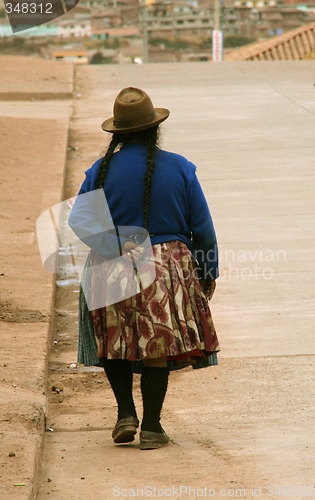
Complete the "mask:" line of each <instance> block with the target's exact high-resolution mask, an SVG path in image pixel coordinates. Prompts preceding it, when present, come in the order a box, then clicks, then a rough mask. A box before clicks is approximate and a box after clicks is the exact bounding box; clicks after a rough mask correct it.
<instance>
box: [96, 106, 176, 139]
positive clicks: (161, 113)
mask: <svg viewBox="0 0 315 500" xmlns="http://www.w3.org/2000/svg"><path fill="white" fill-rule="evenodd" d="M154 109H155V113H156V116H155V119H154V120H153V121H151V122H148V123H144V124H142V125H137V126H136V127H124V128H123V127H116V126H115V125H114V117H112V118H108V120H105V121H104V122H103V123H102V129H103V130H105V132H111V133H113V134H123V133H124V132H125V133H130V132H140V131H141V130H146V129H147V128H152V127H154V126H155V125H158V124H159V123H162V122H163V121H164V120H166V118H168V117H169V114H170V112H169V110H168V109H165V108H154Z"/></svg>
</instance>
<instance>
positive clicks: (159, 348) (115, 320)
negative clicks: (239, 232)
mask: <svg viewBox="0 0 315 500" xmlns="http://www.w3.org/2000/svg"><path fill="white" fill-rule="evenodd" d="M152 249H153V251H152V258H151V262H150V263H147V265H151V269H152V263H153V265H154V267H155V279H154V280H153V282H152V283H151V284H150V285H149V286H147V287H145V288H144V287H141V286H140V291H139V292H138V293H136V294H134V295H133V296H129V297H128V298H126V299H124V300H121V301H119V302H117V303H114V304H111V305H107V306H105V307H100V308H97V309H94V310H91V311H90V313H89V314H90V322H91V325H92V328H93V331H94V335H95V340H96V346H97V357H98V359H99V361H100V365H102V359H104V358H107V359H128V360H131V361H133V362H141V361H142V360H144V359H148V358H160V357H166V359H167V361H168V362H169V364H170V363H171V366H170V367H171V369H177V368H181V367H183V366H188V365H192V366H193V368H200V367H204V366H209V365H216V364H217V358H216V353H217V352H218V351H219V350H220V348H219V343H218V339H217V335H216V332H215V328H214V324H213V321H212V317H211V313H210V309H209V305H208V302H207V300H206V298H205V296H204V294H203V292H202V289H201V286H200V284H199V281H198V276H197V272H196V269H195V262H194V259H193V257H192V254H191V252H190V250H189V249H188V247H187V246H186V245H185V244H184V243H182V242H180V241H171V242H167V243H160V244H156V245H153V246H152ZM120 260H122V259H120ZM90 261H91V265H92V266H93V265H98V264H99V262H98V255H97V254H93V252H92V253H91V257H90ZM121 265H122V266H123V264H121ZM144 265H145V264H144ZM124 272H125V270H124V269H123V267H122V268H121V269H120V270H119V269H118V270H117V265H116V266H115V267H114V266H113V269H112V270H111V268H110V266H107V268H106V276H104V275H103V276H102V280H103V283H104V286H105V287H110V286H111V285H113V286H115V283H116V285H117V282H118V281H119V283H120V284H121V286H124V285H123V283H124V282H126V283H127V281H128V280H125V281H124ZM119 274H121V276H120V275H119ZM98 276H99V275H98ZM95 279H99V278H95ZM92 280H93V277H92ZM126 286H127V285H126ZM96 288H97V289H99V287H96ZM91 289H92V290H93V283H91ZM126 296H128V294H126ZM134 371H137V370H134Z"/></svg>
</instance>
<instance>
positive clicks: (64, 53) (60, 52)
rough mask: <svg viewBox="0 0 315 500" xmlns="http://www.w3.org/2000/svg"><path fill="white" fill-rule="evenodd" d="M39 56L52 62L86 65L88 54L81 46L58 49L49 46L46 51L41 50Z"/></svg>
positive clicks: (54, 46) (60, 47)
mask: <svg viewBox="0 0 315 500" xmlns="http://www.w3.org/2000/svg"><path fill="white" fill-rule="evenodd" d="M41 55H42V56H43V57H44V58H45V59H52V60H54V61H72V62H73V63H75V64H87V63H88V53H87V51H86V49H85V47H84V46H83V45H81V44H78V45H69V46H59V47H58V46H56V45H51V46H49V47H48V48H46V49H42V50H41Z"/></svg>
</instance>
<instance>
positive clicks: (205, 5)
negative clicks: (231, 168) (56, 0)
mask: <svg viewBox="0 0 315 500" xmlns="http://www.w3.org/2000/svg"><path fill="white" fill-rule="evenodd" d="M1 1H2V0H1ZM314 21H315V3H312V2H310V1H308V0H306V1H305V2H303V3H301V2H298V1H295V0H284V1H278V2H277V1H276V0H268V1H265V0H257V1H252V0H249V1H241V0H235V1H233V0H227V1H225V3H224V5H222V6H221V12H220V23H221V29H222V30H223V36H224V49H225V53H229V51H230V50H231V49H232V48H233V49H234V48H235V47H239V46H241V45H244V44H247V43H252V42H257V41H259V42H260V41H263V40H267V39H269V38H270V37H274V36H279V35H282V34H284V33H286V32H288V31H290V30H293V29H297V28H299V27H300V26H303V25H305V24H308V23H311V22H314ZM214 25H215V4H214V0H211V1H209V0H199V1H198V0H195V1H194V0H192V1H189V0H187V1H184V0H173V1H170V0H165V1H159V2H158V1H156V2H151V1H147V3H144V2H143V3H140V0H107V1H106V0H105V1H104V0H80V2H79V3H78V4H77V5H76V6H75V7H74V8H73V9H71V10H70V11H68V12H67V13H66V14H64V15H62V16H61V17H58V18H56V19H54V20H53V21H51V22H48V23H46V24H41V25H40V26H37V27H35V28H30V29H26V30H25V31H21V32H19V33H14V34H12V30H11V27H10V23H9V20H8V18H7V15H6V11H5V9H4V4H3V3H0V52H1V53H3V54H15V53H18V54H26V55H40V56H41V57H44V58H47V59H55V60H58V59H63V60H64V59H65V60H67V59H71V60H73V61H75V62H77V63H87V62H92V63H106V62H114V63H115V62H116V63H120V62H141V60H142V58H143V43H145V44H146V43H147V45H148V48H147V52H148V58H149V61H150V62H155V61H156V62H163V61H165V62H169V61H187V60H188V61H189V60H210V59H211V44H212V32H213V29H214Z"/></svg>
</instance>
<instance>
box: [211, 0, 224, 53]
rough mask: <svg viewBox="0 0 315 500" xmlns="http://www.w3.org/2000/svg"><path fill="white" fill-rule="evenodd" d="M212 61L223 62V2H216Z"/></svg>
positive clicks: (216, 0) (215, 0)
mask: <svg viewBox="0 0 315 500" xmlns="http://www.w3.org/2000/svg"><path fill="white" fill-rule="evenodd" d="M212 60H213V61H222V31H221V0H214V30H213V32H212Z"/></svg>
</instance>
